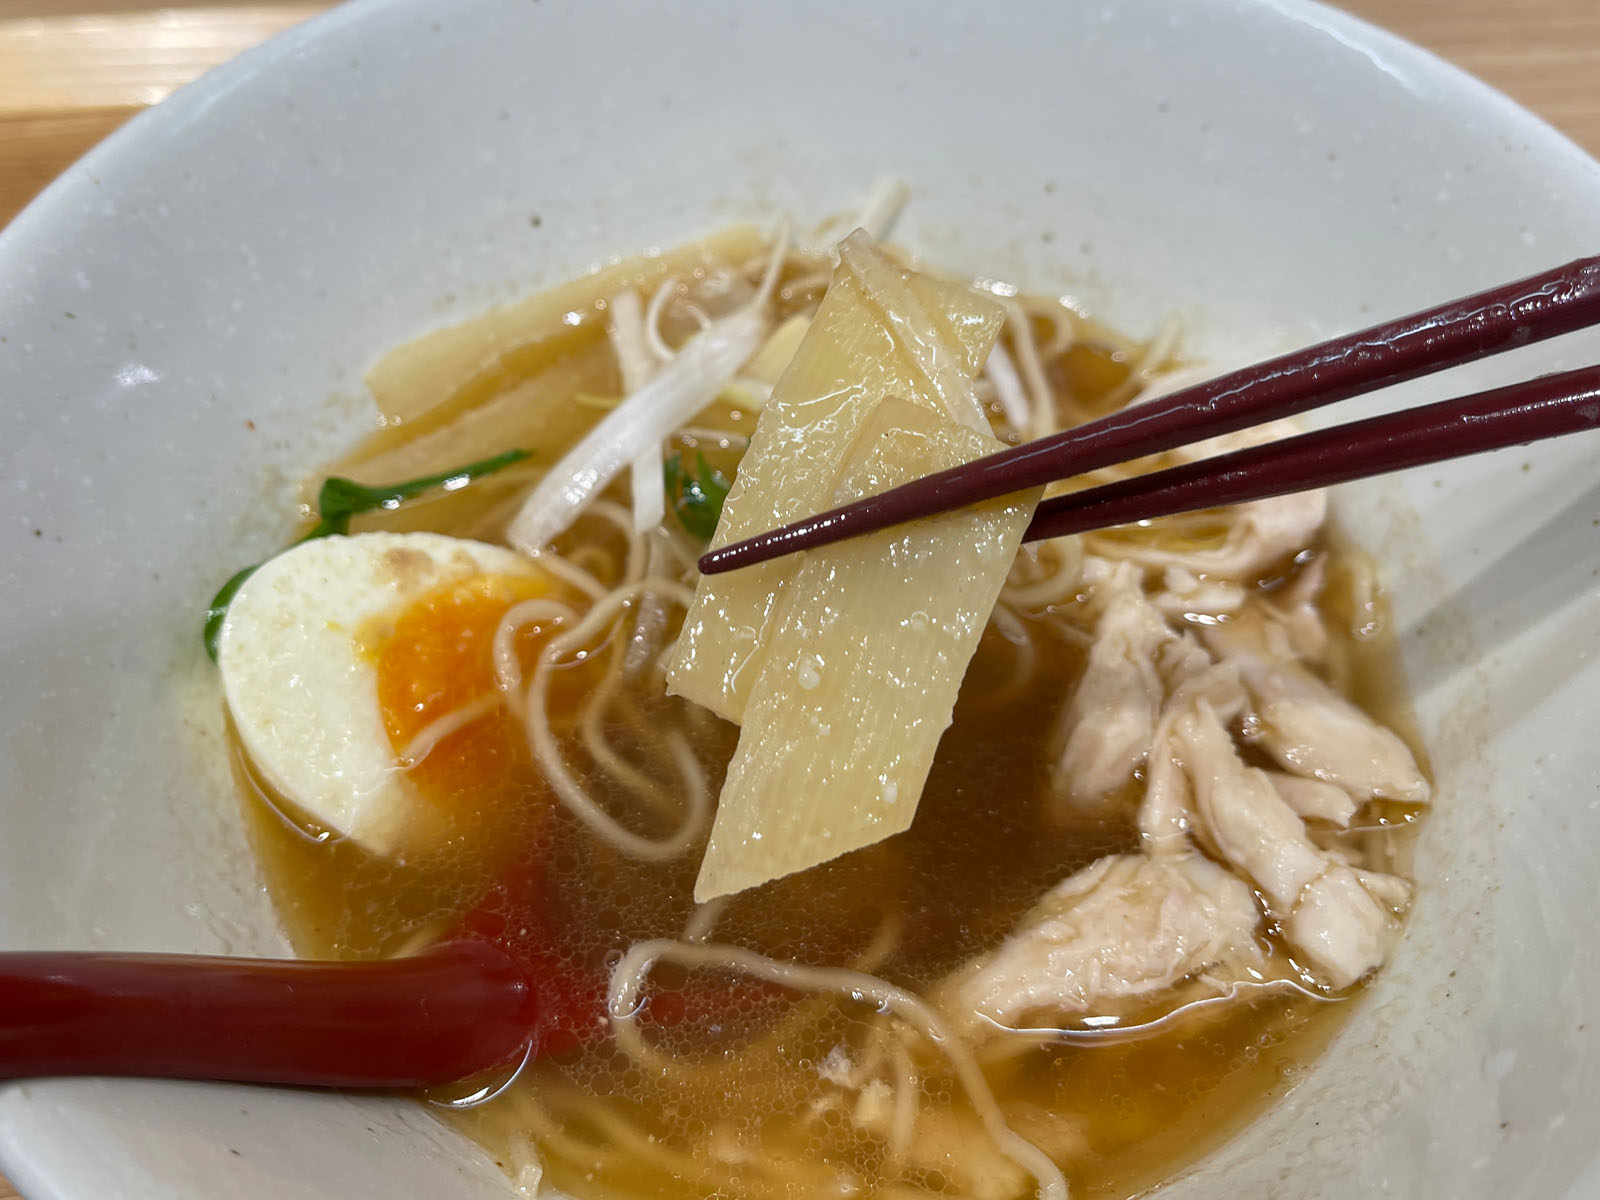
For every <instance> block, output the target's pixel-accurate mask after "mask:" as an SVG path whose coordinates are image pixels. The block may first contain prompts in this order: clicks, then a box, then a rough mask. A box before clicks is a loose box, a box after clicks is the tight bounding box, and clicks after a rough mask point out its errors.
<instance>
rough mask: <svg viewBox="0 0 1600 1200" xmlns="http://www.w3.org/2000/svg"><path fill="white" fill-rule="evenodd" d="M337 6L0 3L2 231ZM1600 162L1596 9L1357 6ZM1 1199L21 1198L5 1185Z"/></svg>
mask: <svg viewBox="0 0 1600 1200" xmlns="http://www.w3.org/2000/svg"><path fill="white" fill-rule="evenodd" d="M324 7H326V5H325V4H320V3H298V4H296V3H280V4H235V3H217V2H216V0H212V2H210V3H204V2H202V3H196V2H194V0H167V2H166V3H165V4H162V5H161V7H160V8H155V7H153V6H152V4H151V3H150V0H0V226H4V225H5V224H6V223H7V222H8V221H10V219H11V218H12V216H14V215H15V214H16V213H17V212H18V211H20V210H21V209H22V207H23V206H24V205H25V204H27V202H28V201H29V200H30V199H32V198H33V197H34V196H35V195H36V194H37V193H38V192H39V190H40V189H41V188H43V187H44V185H45V184H47V183H49V182H50V180H51V179H53V178H54V177H55V176H56V175H57V174H59V173H60V172H61V171H62V170H63V169H64V168H65V167H67V166H68V165H69V164H70V163H72V162H73V161H74V160H75V159H76V158H78V156H79V155H81V154H82V153H83V152H84V151H85V150H87V149H89V147H91V146H93V145H94V144H95V143H96V142H98V141H99V140H100V139H101V138H103V137H105V136H106V134H108V133H110V132H111V131H112V130H113V129H115V128H116V127H117V126H118V125H120V124H122V122H123V121H125V120H127V119H128V117H130V116H132V115H133V114H134V113H135V112H137V111H139V109H141V108H143V107H145V106H146V105H149V104H153V103H155V102H156V101H158V100H160V99H161V98H162V97H163V96H165V95H167V93H169V92H171V91H172V90H173V89H174V88H176V87H179V86H181V85H182V84H183V83H185V82H187V81H188V80H190V79H192V78H193V77H194V76H196V75H198V74H200V73H201V72H202V71H204V70H206V69H207V68H209V67H212V66H215V65H216V64H218V63H220V62H223V61H225V60H226V59H228V58H231V57H232V56H233V55H235V54H237V53H239V52H240V51H242V50H244V49H246V48H247V47H249V46H252V45H254V44H256V43H257V42H259V41H261V40H262V39H264V38H267V37H270V36H271V35H272V34H274V33H276V32H278V31H279V30H281V29H285V28H287V27H288V26H290V25H292V24H294V23H296V22H298V21H301V20H304V19H305V18H306V17H309V16H311V15H312V14H314V13H316V12H318V11H320V10H321V9H322V8H324ZM1344 7H1346V8H1348V9H1350V10H1351V11H1353V12H1355V13H1357V14H1358V15H1360V16H1363V17H1365V18H1367V19H1368V20H1371V21H1374V22H1376V23H1377V24H1379V25H1384V26H1386V27H1388V28H1389V29H1392V30H1394V31H1395V32H1397V33H1400V34H1402V35H1404V36H1405V37H1408V38H1410V39H1411V40H1413V41H1415V42H1418V43H1420V44H1421V45H1424V46H1426V47H1428V48H1429V49H1431V50H1433V51H1435V52H1436V53H1438V54H1440V55H1442V56H1443V57H1445V58H1448V59H1450V60H1451V61H1453V62H1455V63H1457V64H1459V65H1460V66H1463V67H1465V68H1466V69H1467V70H1469V71H1471V72H1473V73H1474V74H1476V75H1479V76H1481V77H1482V78H1484V79H1486V80H1488V81H1489V82H1490V83H1492V84H1494V85H1495V86H1496V87H1498V88H1500V89H1501V90H1502V91H1504V92H1506V93H1507V94H1508V95H1510V96H1511V97H1513V98H1514V99H1516V100H1518V101H1519V102H1521V103H1522V104H1524V105H1525V106H1527V107H1528V108H1530V109H1532V110H1533V111H1534V112H1536V113H1538V114H1540V115H1541V116H1543V117H1544V118H1545V119H1546V120H1548V121H1549V122H1551V124H1553V125H1555V126H1556V128H1558V129H1560V130H1561V131H1562V132H1564V133H1566V134H1567V135H1568V136H1569V137H1571V138H1572V139H1573V140H1574V141H1576V142H1577V143H1578V144H1579V145H1581V146H1583V147H1584V148H1585V149H1587V150H1588V151H1589V152H1590V153H1591V154H1595V155H1596V156H1600V71H1596V70H1595V69H1594V64H1595V59H1596V55H1597V53H1600V4H1597V3H1596V2H1595V0H1519V2H1518V3H1516V4H1508V3H1506V0H1346V2H1345V4H1344ZM0 1200H16V1193H15V1192H14V1191H12V1189H11V1188H10V1187H9V1185H7V1183H6V1181H5V1180H4V1179H3V1178H0Z"/></svg>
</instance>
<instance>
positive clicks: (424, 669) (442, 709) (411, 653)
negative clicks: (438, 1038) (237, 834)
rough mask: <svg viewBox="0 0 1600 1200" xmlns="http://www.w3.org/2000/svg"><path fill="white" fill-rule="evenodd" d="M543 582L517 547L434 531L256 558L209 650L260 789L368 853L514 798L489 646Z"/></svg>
mask: <svg viewBox="0 0 1600 1200" xmlns="http://www.w3.org/2000/svg"><path fill="white" fill-rule="evenodd" d="M555 587H556V585H555V584H553V582H552V581H551V580H550V578H549V577H548V576H547V575H544V574H543V573H541V572H540V571H539V569H538V568H537V567H536V566H535V565H534V564H533V563H532V562H531V561H530V560H528V559H526V558H524V557H523V556H521V555H519V554H516V553H514V552H512V551H510V550H507V549H504V548H503V547H499V546H491V545H487V544H484V543H482V542H473V541H466V540H463V539H461V538H453V537H446V536H444V535H442V534H434V533H363V534H356V535H353V536H349V537H328V538H319V539H316V540H314V541H309V542H304V543H301V544H300V545H298V546H295V547H293V548H292V549H289V550H286V551H285V552H284V553H282V554H280V555H278V556H277V557H276V558H272V559H269V560H268V561H267V562H266V563H264V564H263V565H262V566H261V567H260V569H259V570H257V571H256V572H255V574H253V575H252V576H251V577H250V578H249V579H248V580H247V581H246V582H245V584H244V586H243V587H242V588H240V589H239V592H238V594H237V595H236V596H235V597H234V600H233V603H232V605H231V606H230V608H229V610H228V615H227V619H226V621H225V622H224V624H223V626H222V632H221V636H220V640H219V645H218V654H217V664H218V666H219V667H220V669H221V673H222V688H223V695H224V697H225V699H226V701H227V705H228V712H229V714H230V716H231V717H232V720H233V725H234V729H235V731H236V733H237V736H238V739H239V743H240V745H241V747H242V748H243V750H244V753H245V755H246V756H247V758H248V760H249V764H250V766H251V768H252V769H253V771H254V772H255V773H256V775H257V776H258V778H259V781H260V782H261V783H263V784H265V785H266V787H267V788H268V789H270V790H271V792H273V793H276V794H277V796H278V797H280V798H282V799H283V800H285V801H287V802H288V803H289V804H290V805H292V806H293V807H294V808H295V809H297V810H299V812H298V814H297V815H299V816H302V817H303V818H304V819H306V820H307V821H309V822H310V823H312V824H314V825H316V826H320V827H322V828H324V829H327V830H330V831H332V832H334V833H337V834H342V835H344V836H346V837H348V838H350V839H352V840H354V841H355V842H357V843H359V844H360V845H362V846H363V847H365V848H366V849H367V850H369V851H371V852H373V853H376V854H380V855H395V854H399V853H403V852H405V851H406V850H407V849H409V848H412V847H415V846H417V845H419V843H420V842H422V841H428V840H434V839H436V838H438V837H440V836H448V835H449V832H450V829H449V826H450V823H451V822H457V823H459V821H460V820H461V819H462V818H463V817H466V816H470V811H472V810H479V809H484V808H485V807H486V805H487V804H488V802H490V801H495V802H498V801H499V800H501V799H503V793H504V791H505V789H507V788H512V789H520V790H522V791H526V790H527V789H528V788H529V787H530V786H533V785H532V784H531V783H530V777H531V775H532V772H531V769H530V768H529V766H528V764H527V756H526V749H525V742H524V739H523V737H522V736H521V732H520V727H519V726H518V724H517V722H516V720H515V718H514V717H513V716H512V715H511V714H510V712H509V711H507V710H506V708H505V707H504V705H503V704H502V703H501V698H500V696H499V695H498V692H497V689H496V686H495V673H494V659H493V640H494V633H495V630H496V628H497V627H498V625H499V623H500V619H501V617H502V616H503V615H504V614H505V612H506V611H507V610H508V609H510V608H511V607H513V606H514V605H516V604H517V603H518V602H520V601H522V600H526V599H531V598H534V597H537V596H542V595H547V594H549V593H550V592H551V591H552V590H554V589H555ZM419 744H426V746H427V749H426V751H425V753H416V754H412V755H408V754H407V749H408V748H409V747H414V746H416V745H419ZM418 760H420V761H418Z"/></svg>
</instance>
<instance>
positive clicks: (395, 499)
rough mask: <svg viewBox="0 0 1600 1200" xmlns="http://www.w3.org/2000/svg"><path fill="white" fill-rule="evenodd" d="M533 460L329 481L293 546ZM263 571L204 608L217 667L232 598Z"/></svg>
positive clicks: (240, 579) (244, 574)
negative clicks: (393, 478) (395, 478)
mask: <svg viewBox="0 0 1600 1200" xmlns="http://www.w3.org/2000/svg"><path fill="white" fill-rule="evenodd" d="M530 457H532V455H531V452H530V451H527V450H507V451H506V452H505V453H504V454H496V455H495V456H494V457H493V458H482V459H479V460H478V461H477V462H470V463H468V464H467V465H466V466H464V467H457V468H455V470H453V471H441V472H440V473H439V474H437V475H424V476H422V478H420V479H411V480H408V481H407V482H405V483H395V484H388V485H382V486H378V487H369V486H368V485H366V484H363V483H357V482H355V480H353V479H344V478H342V477H340V476H338V475H330V476H329V477H328V478H327V479H325V480H323V483H322V487H321V488H320V489H319V490H318V492H317V523H316V524H315V525H314V526H312V528H311V532H310V533H308V534H306V535H305V536H304V537H303V538H300V539H299V540H298V541H296V542H295V543H294V544H295V545H296V546H298V545H300V544H301V542H310V541H314V540H315V539H317V538H324V537H331V536H333V535H335V534H346V533H349V532H350V519H351V518H352V517H358V516H360V515H361V514H362V513H369V512H376V511H377V510H378V509H380V508H382V509H396V508H399V507H400V506H401V505H402V504H404V503H405V502H406V501H407V500H414V499H416V498H417V497H418V496H420V495H422V494H423V493H424V492H431V491H433V490H434V489H435V488H444V489H445V490H446V491H449V492H455V491H459V490H460V489H462V488H464V487H466V486H467V485H468V484H470V483H473V482H475V481H477V480H479V479H482V478H483V477H484V476H485V475H493V474H494V473H495V472H496V471H499V470H501V469H502V468H504V467H509V466H511V464H512V463H519V462H521V461H522V460H523V459H525V458H530ZM260 565H261V564H260V563H256V564H255V565H254V566H249V567H245V568H244V569H243V570H242V571H239V572H237V573H235V574H234V576H233V578H231V579H229V580H228V582H227V583H225V584H223V585H222V587H221V588H220V589H218V591H217V594H216V595H215V596H213V597H212V598H211V604H210V605H209V606H208V607H207V608H206V623H205V644H206V654H207V655H208V656H209V657H210V659H211V661H212V662H216V661H217V640H218V638H219V637H220V636H221V634H222V622H223V619H224V618H225V617H226V616H227V615H228V605H230V604H232V603H233V598H234V596H236V595H237V594H238V592H239V589H240V588H241V587H243V586H244V581H245V580H246V579H249V578H250V576H251V575H253V574H254V573H255V571H256V568H257V567H259V566H260Z"/></svg>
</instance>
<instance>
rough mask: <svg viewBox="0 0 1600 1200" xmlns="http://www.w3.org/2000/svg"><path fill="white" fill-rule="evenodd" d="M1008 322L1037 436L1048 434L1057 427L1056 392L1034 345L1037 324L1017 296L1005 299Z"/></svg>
mask: <svg viewBox="0 0 1600 1200" xmlns="http://www.w3.org/2000/svg"><path fill="white" fill-rule="evenodd" d="M1005 309H1006V324H1007V326H1008V327H1009V328H1010V329H1011V345H1012V347H1013V348H1014V349H1015V350H1016V352H1017V370H1018V373H1019V374H1020V375H1021V376H1022V381H1023V383H1025V384H1026V385H1027V387H1028V396H1029V398H1030V399H1031V400H1032V401H1033V430H1034V432H1033V436H1034V437H1036V438H1040V437H1045V436H1046V435H1048V434H1052V433H1054V432H1055V431H1056V405H1055V393H1054V392H1052V391H1051V390H1050V384H1049V382H1048V381H1047V380H1046V379H1045V377H1044V364H1043V363H1042V362H1040V361H1039V350H1038V347H1037V346H1035V345H1034V341H1033V327H1032V325H1031V324H1030V323H1029V321H1028V316H1027V314H1026V313H1025V312H1023V311H1022V306H1021V305H1020V304H1018V303H1016V301H1014V300H1007V301H1006V302H1005Z"/></svg>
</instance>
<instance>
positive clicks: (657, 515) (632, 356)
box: [606, 290, 667, 533]
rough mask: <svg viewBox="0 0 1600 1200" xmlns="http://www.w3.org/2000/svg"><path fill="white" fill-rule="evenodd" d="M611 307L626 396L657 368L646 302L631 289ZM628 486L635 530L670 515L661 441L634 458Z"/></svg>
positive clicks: (612, 333)
mask: <svg viewBox="0 0 1600 1200" xmlns="http://www.w3.org/2000/svg"><path fill="white" fill-rule="evenodd" d="M609 310H610V313H611V320H610V322H609V323H608V324H607V325H606V333H607V335H608V336H609V337H610V339H611V349H612V351H613V352H614V353H615V354H616V356H617V366H618V368H619V369H620V371H621V372H622V392H623V395H624V396H631V395H633V394H634V393H635V392H638V391H639V390H641V389H642V388H643V387H644V386H645V385H646V384H648V383H649V382H650V380H651V379H652V378H654V376H655V373H656V370H657V361H656V358H655V356H654V355H652V354H651V353H650V344H649V340H648V339H647V338H646V336H645V326H644V305H642V304H641V303H640V302H639V293H638V292H635V291H632V290H629V291H624V292H618V293H617V294H616V295H615V296H613V297H611V302H610V305H609ZM629 486H630V488H631V489H632V492H633V530H634V532H635V533H645V532H647V531H649V530H651V529H654V528H655V527H656V526H657V525H660V524H661V522H662V520H663V519H665V517H666V515H667V501H666V487H667V481H666V472H665V470H664V468H663V466H662V459H661V443H660V442H657V443H656V444H655V445H653V446H649V447H646V448H645V450H644V451H643V453H641V454H640V455H639V457H638V458H636V459H634V460H633V467H632V471H631V474H630V475H629Z"/></svg>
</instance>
